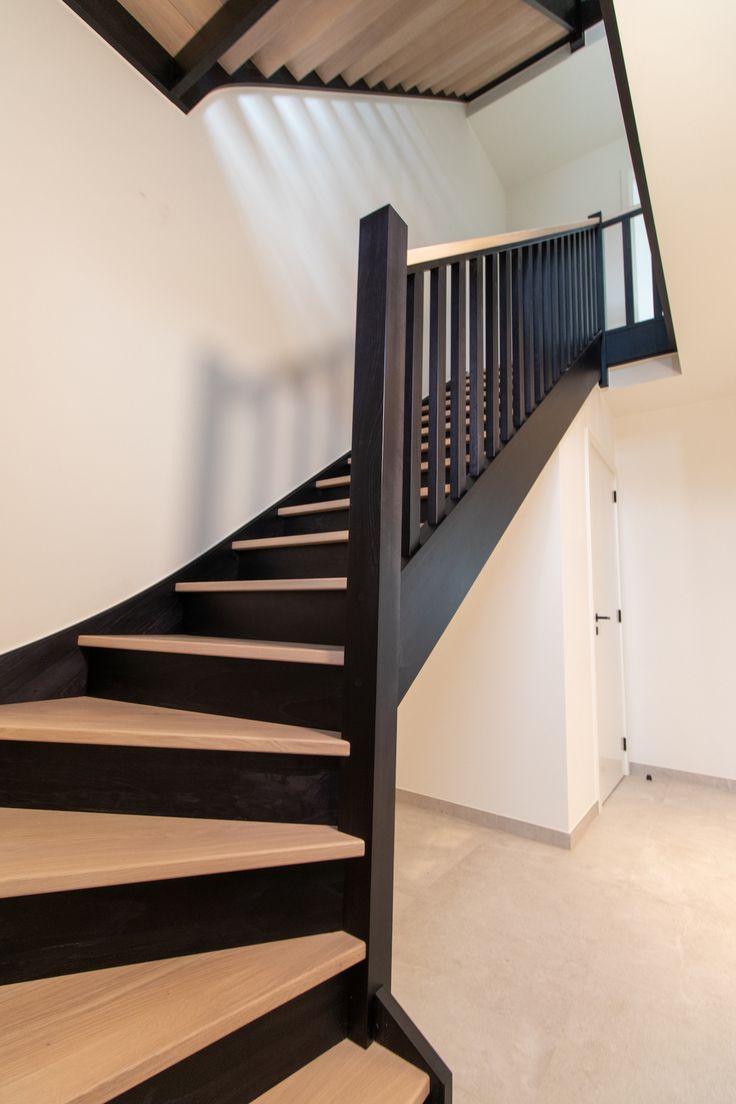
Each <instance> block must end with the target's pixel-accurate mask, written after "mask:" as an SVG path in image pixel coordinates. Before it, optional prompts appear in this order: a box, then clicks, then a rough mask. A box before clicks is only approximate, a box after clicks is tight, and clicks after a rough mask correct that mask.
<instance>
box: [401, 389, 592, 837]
mask: <svg viewBox="0 0 736 1104" xmlns="http://www.w3.org/2000/svg"><path fill="white" fill-rule="evenodd" d="M591 432H592V433H593V434H594V436H595V438H596V440H598V441H599V442H601V443H602V445H603V446H604V448H605V449H606V451H607V453H608V454H609V455H610V453H611V452H612V450H613V435H612V426H611V422H610V418H609V416H608V411H607V397H606V396H605V395H603V394H602V393H601V392H600V391H599V390H598V389H596V391H594V392H593V394H592V395H591V396H590V397H589V399H588V401H587V402H586V403H585V405H584V407H583V408H582V410H581V411H580V413H579V414H578V416H577V418H576V419H575V421H574V422H573V424H572V425H571V427H570V429H569V430H568V432H567V434H566V435H565V437H564V438H563V441H562V443H561V445H560V447H559V448H558V449H557V451H556V452H555V454H554V456H553V457H552V458H551V459H550V461H549V463H548V464H547V465H546V467H545V468H544V470H543V472H542V474H541V475H540V477H539V479H538V480H537V482H536V483H535V485H534V487H533V488H532V491H531V493H530V494H529V496H528V497H527V499H526V500H525V501H524V503H523V505H522V507H521V509H520V510H519V512H518V513H517V515H516V517H515V518H514V519H513V521H512V523H511V525H510V526H509V528H508V529H507V531H506V533H505V534H504V536H503V538H502V539H501V541H500V543H499V545H498V547H497V548H496V550H495V551H494V553H493V555H492V556H491V558H490V559H489V561H488V563H487V564H486V565H485V567H484V568H483V570H482V571H481V573H480V575H479V576H478V578H477V580H476V582H475V583H474V585H473V587H472V588H471V590H470V592H469V594H468V595H467V597H466V599H465V601H464V602H463V604H462V605H461V606H460V608H459V609H458V611H457V613H456V614H455V616H454V618H453V619H452V621H451V622H450V624H449V625H448V627H447V629H446V630H445V632H444V634H443V636H442V637H441V639H440V641H439V643H438V645H437V647H436V648H435V650H434V651H433V652H432V654H431V655H430V657H429V659H428V660H427V662H426V664H425V665H424V667H423V668H422V670H421V672H420V673H419V675H418V676H417V679H416V680H415V682H414V683H413V685H412V687H411V688H410V690H409V692H408V693H407V695H406V697H405V698H404V700H403V702H402V703H401V706H400V708H399V743H398V775H397V778H398V783H397V784H398V786H399V788H400V789H404V790H409V791H411V792H412V793H419V794H423V795H425V796H429V797H434V798H440V799H442V800H444V801H451V802H453V803H455V804H458V805H465V806H467V807H469V808H472V809H481V810H483V811H485V812H491V813H495V814H497V815H500V816H505V817H510V818H512V819H514V820H522V821H526V822H528V823H532V824H536V825H540V826H542V827H545V828H552V829H556V830H558V831H561V832H569V831H571V830H572V829H573V828H574V827H575V826H576V824H578V822H579V821H580V820H581V819H582V817H583V816H584V815H585V814H586V813H587V812H588V810H589V809H590V807H591V806H592V805H593V804H594V803H595V801H596V800H597V795H598V788H597V787H598V767H597V759H596V731H595V726H596V718H595V697H594V688H593V684H594V668H593V624H594V620H593V607H592V597H591V588H590V553H589V520H588V519H589V510H588V484H587V463H588V457H587V448H588V446H587V441H588V434H589V433H591Z"/></svg>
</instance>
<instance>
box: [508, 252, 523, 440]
mask: <svg viewBox="0 0 736 1104" xmlns="http://www.w3.org/2000/svg"><path fill="white" fill-rule="evenodd" d="M523 252H524V251H523V249H515V250H514V251H513V253H512V254H511V317H512V332H513V341H512V363H513V369H512V380H513V383H512V392H513V394H512V405H513V414H514V428H515V429H518V428H519V426H520V425H522V423H523V421H524V299H523V286H524V283H523V281H524V272H523Z"/></svg>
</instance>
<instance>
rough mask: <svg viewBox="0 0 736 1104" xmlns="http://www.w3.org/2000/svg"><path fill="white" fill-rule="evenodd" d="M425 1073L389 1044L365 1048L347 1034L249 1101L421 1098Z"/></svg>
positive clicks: (388, 1102) (360, 1102) (314, 1103)
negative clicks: (345, 1037)
mask: <svg viewBox="0 0 736 1104" xmlns="http://www.w3.org/2000/svg"><path fill="white" fill-rule="evenodd" d="M429 1087H430V1086H429V1077H428V1076H427V1074H426V1073H424V1071H423V1070H420V1069H417V1068H416V1066H412V1065H410V1064H409V1063H408V1062H406V1061H404V1059H403V1058H399V1056H398V1055H397V1054H393V1053H392V1052H391V1051H390V1050H386V1049H385V1048H384V1047H382V1046H379V1044H378V1043H373V1044H372V1045H371V1046H369V1047H368V1049H367V1050H363V1048H362V1047H359V1046H357V1045H356V1044H355V1043H352V1042H350V1040H349V1039H346V1040H345V1041H344V1042H342V1043H338V1044H337V1046H334V1047H332V1049H331V1050H328V1051H326V1052H325V1053H324V1054H321V1055H320V1056H319V1058H315V1060H314V1061H313V1062H310V1063H309V1064H308V1065H306V1066H304V1067H303V1068H302V1069H300V1070H297V1072H296V1073H294V1074H292V1076H291V1077H287V1079H286V1080H285V1081H282V1082H281V1083H280V1084H279V1085H275V1086H274V1088H272V1089H269V1091H268V1092H266V1093H263V1095H262V1096H259V1097H257V1098H256V1099H255V1100H254V1101H253V1104H297V1102H298V1104H345V1102H346V1101H350V1104H375V1102H376V1101H380V1102H381V1104H423V1102H424V1101H425V1100H426V1099H427V1096H428V1095H429Z"/></svg>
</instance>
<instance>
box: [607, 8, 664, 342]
mask: <svg viewBox="0 0 736 1104" xmlns="http://www.w3.org/2000/svg"><path fill="white" fill-rule="evenodd" d="M600 4H601V10H602V12H603V19H604V22H605V24H606V35H607V37H608V46H609V49H610V51H611V62H612V64H613V72H614V75H615V77H616V86H617V88H618V97H619V100H620V101H621V113H622V115H623V117H624V126H625V128H626V137H627V138H628V141H629V151H630V153H631V160H632V162H633V165H634V174H635V176H636V183H637V187H638V189H639V199H640V202H641V208H642V212H643V215H644V225H645V226H646V228H647V237H648V238H649V248H650V249H651V252H652V268H653V270H654V276H655V281H656V284H657V288H658V290H659V294H660V299H661V301H662V309H663V311H664V322H665V327H666V331H667V338H668V341H669V343H670V347H671V348H673V349H674V348H677V341H676V338H675V328H674V325H673V322H672V311H671V309H670V301H669V296H668V294H667V284H666V283H665V278H664V266H663V264H662V254H661V252H660V249H659V239H658V237H657V227H656V225H655V222H654V211H653V209H652V197H651V195H650V192H649V184H648V182H647V174H646V169H645V167H644V155H643V154H642V149H641V142H640V141H639V130H638V127H637V125H636V116H635V114H634V103H633V100H632V98H631V89H630V88H629V79H628V76H627V75H626V62H625V60H624V52H623V47H622V45H621V36H620V34H619V30H618V22H617V20H616V12H615V10H614V6H613V0H600Z"/></svg>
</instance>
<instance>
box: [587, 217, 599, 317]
mask: <svg viewBox="0 0 736 1104" xmlns="http://www.w3.org/2000/svg"><path fill="white" fill-rule="evenodd" d="M595 246H596V235H595V231H593V230H589V231H588V298H589V300H590V308H589V309H590V338H591V339H593V338H594V337H595V336H596V333H597V332H598V327H597V325H596V256H595Z"/></svg>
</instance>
